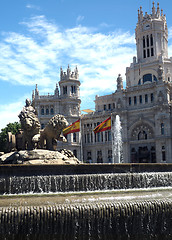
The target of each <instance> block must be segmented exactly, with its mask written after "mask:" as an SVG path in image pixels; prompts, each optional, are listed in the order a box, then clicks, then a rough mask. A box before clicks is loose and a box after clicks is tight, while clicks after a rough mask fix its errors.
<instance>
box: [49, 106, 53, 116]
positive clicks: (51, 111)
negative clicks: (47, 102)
mask: <svg viewBox="0 0 172 240" xmlns="http://www.w3.org/2000/svg"><path fill="white" fill-rule="evenodd" d="M50 112H51V115H53V114H54V108H53V107H51V110H50Z"/></svg>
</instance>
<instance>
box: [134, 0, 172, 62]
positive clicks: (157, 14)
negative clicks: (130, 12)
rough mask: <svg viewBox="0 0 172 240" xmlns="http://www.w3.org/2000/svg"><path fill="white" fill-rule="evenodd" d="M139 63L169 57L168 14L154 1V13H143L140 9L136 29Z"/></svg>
mask: <svg viewBox="0 0 172 240" xmlns="http://www.w3.org/2000/svg"><path fill="white" fill-rule="evenodd" d="M135 36H136V45H137V60H138V63H142V62H150V61H152V60H158V59H160V58H168V30H167V23H166V16H165V15H164V14H163V10H161V11H160V8H159V3H158V4H157V9H156V8H155V4H154V2H153V7H152V13H151V14H148V13H147V12H146V13H145V15H143V11H142V7H140V9H139V10H138V23H137V26H136V30H135Z"/></svg>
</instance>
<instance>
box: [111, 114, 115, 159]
mask: <svg viewBox="0 0 172 240" xmlns="http://www.w3.org/2000/svg"><path fill="white" fill-rule="evenodd" d="M112 123H113V122H112V113H111V135H112V136H111V138H112V163H114V162H115V159H114V126H113V124H112Z"/></svg>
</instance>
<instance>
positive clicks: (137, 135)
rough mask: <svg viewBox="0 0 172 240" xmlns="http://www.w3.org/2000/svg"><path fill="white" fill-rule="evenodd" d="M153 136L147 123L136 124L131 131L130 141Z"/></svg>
mask: <svg viewBox="0 0 172 240" xmlns="http://www.w3.org/2000/svg"><path fill="white" fill-rule="evenodd" d="M153 137H154V133H153V129H152V128H151V127H150V126H149V125H148V124H139V125H137V126H136V127H135V128H134V129H133V130H132V133H131V140H132V141H139V140H147V139H152V138H153Z"/></svg>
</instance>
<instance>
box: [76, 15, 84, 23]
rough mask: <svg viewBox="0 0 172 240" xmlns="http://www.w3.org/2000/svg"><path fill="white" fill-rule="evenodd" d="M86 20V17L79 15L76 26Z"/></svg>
mask: <svg viewBox="0 0 172 240" xmlns="http://www.w3.org/2000/svg"><path fill="white" fill-rule="evenodd" d="M83 20H84V16H81V15H79V16H78V17H77V19H76V24H77V25H78V24H79V23H80V22H82V21H83Z"/></svg>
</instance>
